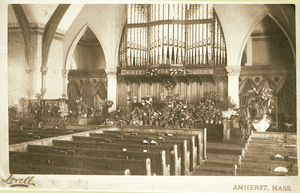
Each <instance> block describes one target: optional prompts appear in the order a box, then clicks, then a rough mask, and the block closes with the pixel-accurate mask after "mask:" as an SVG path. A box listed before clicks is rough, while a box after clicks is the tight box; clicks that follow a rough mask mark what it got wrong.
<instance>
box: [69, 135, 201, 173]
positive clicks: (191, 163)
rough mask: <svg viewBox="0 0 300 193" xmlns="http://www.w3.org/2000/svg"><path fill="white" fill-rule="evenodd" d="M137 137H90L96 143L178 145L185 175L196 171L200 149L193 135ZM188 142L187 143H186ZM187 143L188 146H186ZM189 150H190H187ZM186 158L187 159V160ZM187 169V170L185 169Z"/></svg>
mask: <svg viewBox="0 0 300 193" xmlns="http://www.w3.org/2000/svg"><path fill="white" fill-rule="evenodd" d="M134 134H135V135H124V134H119V133H111V134H102V133H90V136H91V138H90V139H92V140H95V141H101V140H105V139H107V140H110V139H111V140H112V141H122V140H123V141H130V142H132V143H134V142H138V143H139V142H141V141H148V142H150V141H152V140H154V141H155V142H157V143H158V144H161V143H162V144H166V143H171V144H174V143H176V144H178V145H179V146H178V147H180V146H182V150H181V152H182V154H181V157H182V158H183V159H182V160H183V162H182V163H185V164H184V165H182V168H183V169H184V170H185V173H184V174H185V175H189V173H190V172H191V171H194V170H195V169H196V167H197V158H198V156H199V157H200V154H199V155H198V147H197V146H196V140H195V136H193V135H188V136H179V135H178V136H176V137H172V136H156V135H152V136H151V137H149V136H147V135H139V133H134ZM80 139H82V140H88V139H87V138H84V137H77V136H74V140H75V141H76V140H80ZM98 139H99V140H98ZM185 140H186V142H185ZM185 143H187V144H185ZM186 149H188V150H186ZM185 158H186V159H185ZM185 168H186V169H185Z"/></svg>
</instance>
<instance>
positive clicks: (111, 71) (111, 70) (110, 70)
mask: <svg viewBox="0 0 300 193" xmlns="http://www.w3.org/2000/svg"><path fill="white" fill-rule="evenodd" d="M105 72H106V74H107V75H116V74H117V69H116V68H107V69H105Z"/></svg>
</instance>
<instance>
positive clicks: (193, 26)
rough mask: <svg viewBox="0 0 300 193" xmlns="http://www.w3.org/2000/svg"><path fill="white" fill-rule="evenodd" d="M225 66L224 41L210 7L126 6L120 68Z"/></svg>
mask: <svg viewBox="0 0 300 193" xmlns="http://www.w3.org/2000/svg"><path fill="white" fill-rule="evenodd" d="M225 64H226V46H225V40H224V36H223V32H222V28H221V25H220V23H219V20H218V17H217V15H216V13H215V11H214V9H213V5H211V4H148V5H144V4H138V5H137V4H130V5H128V6H127V23H126V25H125V29H124V33H123V36H122V41H121V44H120V66H121V67H127V66H158V65H184V66H188V65H193V66H199V67H200V66H208V65H225Z"/></svg>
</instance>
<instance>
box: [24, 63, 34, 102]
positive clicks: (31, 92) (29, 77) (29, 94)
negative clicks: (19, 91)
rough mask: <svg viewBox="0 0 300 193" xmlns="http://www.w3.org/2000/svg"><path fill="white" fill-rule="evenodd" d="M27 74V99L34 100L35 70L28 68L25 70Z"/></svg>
mask: <svg viewBox="0 0 300 193" xmlns="http://www.w3.org/2000/svg"><path fill="white" fill-rule="evenodd" d="M25 72H26V76H27V78H26V79H27V80H26V82H27V83H26V93H27V97H28V98H29V99H30V98H33V97H34V88H33V87H34V82H33V69H32V68H27V69H26V70H25Z"/></svg>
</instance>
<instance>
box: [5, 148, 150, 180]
mask: <svg viewBox="0 0 300 193" xmlns="http://www.w3.org/2000/svg"><path fill="white" fill-rule="evenodd" d="M9 154H10V163H16V164H31V165H43V166H44V165H45V166H54V167H66V168H78V169H93V170H109V171H123V170H126V169H129V170H130V173H131V174H133V175H151V161H150V159H149V158H147V159H145V160H126V159H114V158H95V157H81V156H72V155H56V154H46V153H32V152H9Z"/></svg>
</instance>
